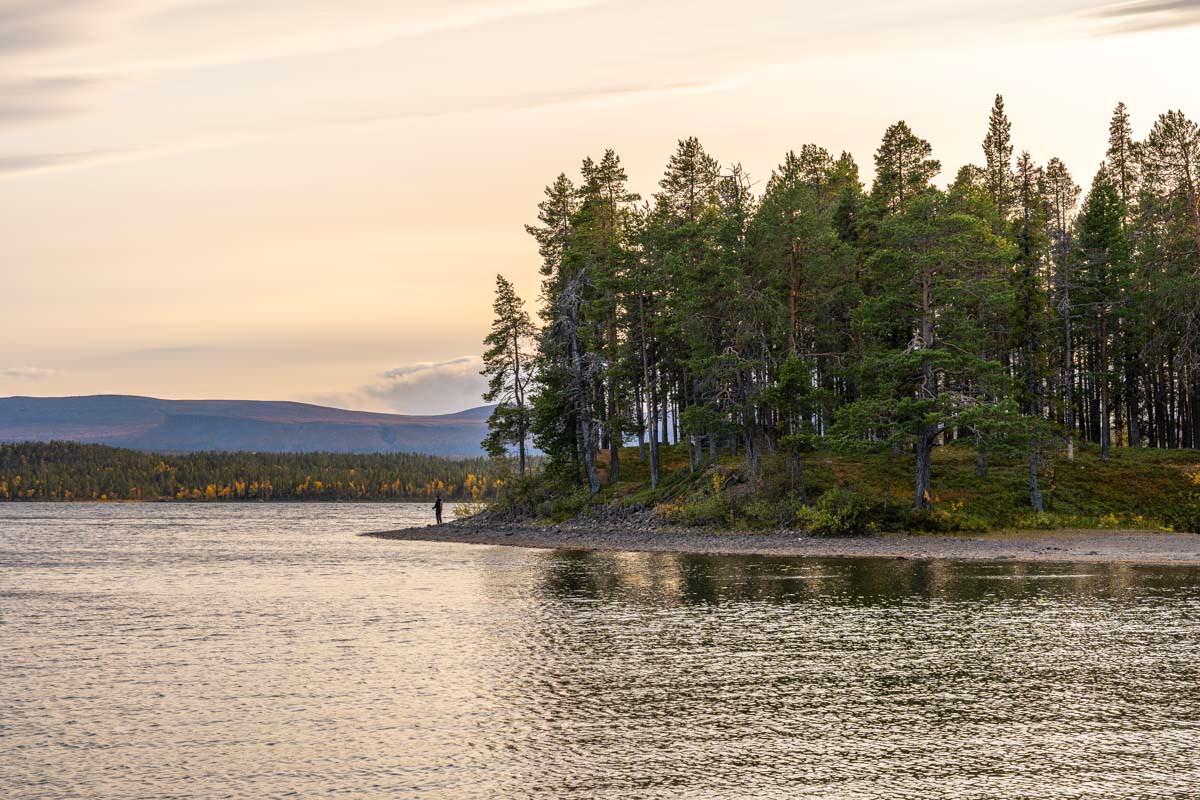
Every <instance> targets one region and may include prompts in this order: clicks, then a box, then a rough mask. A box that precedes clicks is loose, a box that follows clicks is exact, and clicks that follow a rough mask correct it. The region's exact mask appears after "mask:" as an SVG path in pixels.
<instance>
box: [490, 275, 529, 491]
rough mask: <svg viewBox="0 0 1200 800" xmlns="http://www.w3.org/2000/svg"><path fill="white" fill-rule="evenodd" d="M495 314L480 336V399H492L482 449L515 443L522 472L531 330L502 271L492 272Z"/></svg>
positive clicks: (498, 452) (493, 450) (497, 450)
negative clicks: (482, 388)
mask: <svg viewBox="0 0 1200 800" xmlns="http://www.w3.org/2000/svg"><path fill="white" fill-rule="evenodd" d="M492 310H493V312H494V313H495V315H496V318H495V320H494V321H493V322H492V330H491V333H489V334H488V335H487V337H486V338H485V339H484V340H483V343H484V346H485V347H486V349H485V350H484V352H483V370H482V371H481V373H480V374H482V375H485V376H487V378H488V388H487V391H486V392H484V394H483V399H484V400H485V401H486V402H488V403H495V404H496V407H495V408H494V409H493V410H492V414H491V416H490V417H488V430H489V433H488V436H487V438H486V439H484V441H483V445H484V449H485V450H487V452H488V454H489V455H491V456H493V457H496V458H498V457H501V456H504V455H505V454H507V452H508V446H509V445H516V447H517V462H518V471H519V474H521V475H524V474H525V443H526V440H527V439H528V438H529V428H530V422H531V415H530V410H529V405H528V403H527V398H526V392H527V389H528V386H529V367H530V362H531V357H530V354H529V349H528V343H529V341H530V340H531V339H532V338H533V336H534V333H535V330H534V327H533V321H532V320H530V318H529V314H528V312H526V311H525V301H524V300H522V299H521V298H520V297H518V296H517V293H516V290H515V289H514V288H513V285H512V284H511V283H509V282H508V280H506V279H505V277H504V276H503V275H497V276H496V300H495V302H494V303H493V304H492Z"/></svg>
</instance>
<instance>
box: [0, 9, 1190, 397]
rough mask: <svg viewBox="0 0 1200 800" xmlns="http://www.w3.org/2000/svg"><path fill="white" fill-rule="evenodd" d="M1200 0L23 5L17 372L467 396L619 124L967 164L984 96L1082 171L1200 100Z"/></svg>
mask: <svg viewBox="0 0 1200 800" xmlns="http://www.w3.org/2000/svg"><path fill="white" fill-rule="evenodd" d="M1197 23H1200V0H1147V2H1132V3H1124V4H1119V5H1116V6H1113V5H1108V4H1105V3H1103V2H1098V1H1094V0H1039V1H1038V2H1031V1H1029V0H1010V2H1005V3H989V2H979V1H977V0H916V1H915V2H906V3H894V2H868V0H841V2H837V3H827V2H815V1H813V0H792V1H791V2H788V1H787V0H742V2H739V3H736V4H730V3H727V2H717V1H716V0H697V1H695V2H682V1H679V2H676V1H674V0H671V1H668V0H642V1H641V2H620V1H618V0H575V1H574V2H552V1H551V0H447V1H446V2H399V3H397V2H384V0H339V2H329V1H328V0H325V1H324V2H317V0H256V1H255V2H240V1H239V0H0V75H3V76H4V77H2V78H0V242H3V244H2V245H0V248H2V249H0V298H2V300H3V310H4V319H5V322H6V323H7V325H6V327H7V331H8V335H7V336H5V337H4V339H3V341H0V396H3V395H10V394H32V395H62V394H92V393H131V394H150V395H155V396H160V397H178V398H182V397H192V398H200V397H226V398H257V399H291V400H304V401H314V402H322V403H329V404H334V405H341V406H346V407H353V408H366V409H373V410H395V411H401V412H412V413H422V412H434V411H454V410H458V409H460V408H464V407H468V406H472V405H478V404H479V402H480V401H479V399H478V392H479V390H480V388H481V386H482V383H481V381H480V380H479V378H478V376H477V375H476V374H475V372H476V370H477V369H478V362H477V360H476V359H475V354H477V353H478V352H479V350H480V340H481V339H482V337H483V336H484V334H485V333H486V329H487V326H488V323H489V322H490V312H491V293H492V290H493V288H494V276H495V274H496V273H497V272H503V273H504V274H505V275H507V276H509V277H510V278H511V279H513V280H514V281H515V283H516V284H517V287H518V288H519V289H520V290H521V292H522V293H523V295H524V296H525V297H526V298H527V300H528V301H529V302H530V305H531V308H532V307H533V306H534V305H535V304H536V294H537V253H536V249H535V247H534V245H533V242H532V241H531V240H530V239H529V237H528V236H527V235H526V234H525V232H524V230H523V228H522V225H523V224H524V223H526V222H530V221H532V220H533V218H534V215H535V213H536V204H537V202H538V200H539V199H540V197H541V191H542V187H543V186H544V185H545V184H546V183H548V182H549V181H551V180H552V179H553V177H554V176H555V175H556V174H557V173H559V172H561V171H567V172H568V173H573V172H574V171H575V169H576V167H577V165H578V163H579V161H580V160H581V159H582V158H583V157H584V156H586V155H593V156H595V155H598V154H599V153H601V152H602V151H603V149H604V148H606V147H612V148H614V149H616V151H617V152H618V153H619V154H620V155H621V157H622V159H623V161H624V163H625V166H626V168H627V170H628V172H629V175H630V178H631V183H632V185H633V188H634V189H635V190H637V191H640V192H642V193H643V194H645V195H649V194H650V193H651V192H652V191H653V190H654V188H655V184H656V181H657V178H658V175H659V173H660V172H661V170H662V167H663V165H664V164H665V162H666V159H667V157H668V156H669V154H670V152H671V151H672V149H673V148H674V145H675V141H676V140H677V139H679V138H681V137H684V136H689V135H695V136H698V137H700V139H701V141H702V142H703V143H704V145H705V147H706V148H707V149H708V150H709V151H710V152H711V153H712V154H713V155H715V156H716V157H717V158H719V159H720V160H721V161H723V162H725V163H731V162H734V161H738V162H741V163H742V164H743V165H744V166H745V167H746V168H747V169H748V170H749V171H750V173H751V175H752V177H754V178H755V179H757V180H758V181H759V185H760V186H761V184H762V183H763V182H765V180H766V178H767V177H768V176H769V175H770V171H771V169H772V167H773V166H774V165H775V164H777V163H778V162H779V161H780V160H781V159H782V157H783V154H784V153H785V152H786V151H787V150H788V149H792V148H798V147H799V146H800V145H802V144H804V143H806V142H816V143H818V144H821V145H823V146H825V147H827V148H829V149H830V150H832V151H834V152H838V151H841V150H843V149H846V150H849V151H850V152H852V153H853V154H854V156H855V158H856V159H857V160H858V162H859V164H860V166H861V167H862V168H863V172H864V176H866V177H869V176H870V172H871V163H872V154H873V152H874V149H875V147H876V146H877V144H878V141H879V138H880V136H881V135H882V132H883V129H884V128H885V127H886V126H887V125H888V124H890V123H891V122H894V121H896V120H897V119H905V120H907V121H908V123H909V124H910V125H911V126H912V127H913V129H914V130H915V131H916V132H917V133H918V134H919V135H921V136H923V137H925V138H927V139H929V140H930V142H931V143H932V144H933V146H934V150H935V154H936V155H937V157H939V158H940V159H941V160H942V162H943V165H944V168H945V171H944V172H943V175H942V178H943V179H944V180H948V179H949V178H951V177H952V176H953V174H954V172H955V171H956V170H957V168H958V166H960V165H961V164H963V163H967V162H977V161H979V160H980V158H981V154H980V142H981V141H982V138H983V134H984V127H985V124H986V120H987V113H988V110H989V108H990V105H991V102H992V97H993V95H994V94H995V93H997V92H1000V93H1003V94H1004V95H1005V98H1006V101H1007V106H1008V112H1009V116H1010V118H1011V119H1012V122H1013V135H1014V140H1015V144H1016V146H1017V148H1018V150H1020V149H1028V150H1029V151H1030V152H1031V153H1032V154H1033V156H1034V158H1035V159H1036V160H1038V161H1039V162H1042V163H1044V162H1045V161H1046V160H1047V159H1049V158H1050V157H1051V156H1055V155H1057V156H1059V157H1061V158H1063V159H1064V160H1066V162H1067V164H1068V166H1069V167H1070V168H1071V170H1072V171H1073V173H1074V174H1075V177H1076V180H1077V181H1078V182H1079V183H1081V184H1084V185H1086V184H1087V182H1088V181H1089V180H1090V177H1091V174H1092V173H1093V171H1094V170H1095V167H1096V165H1097V164H1098V162H1099V161H1100V159H1101V158H1102V157H1103V152H1104V145H1105V136H1106V132H1107V123H1108V118H1109V115H1110V114H1111V111H1112V107H1113V106H1114V105H1115V104H1116V103H1117V101H1118V100H1124V101H1125V102H1126V103H1127V104H1128V105H1129V106H1130V109H1131V112H1132V115H1133V120H1134V124H1135V127H1136V131H1137V133H1138V134H1139V135H1140V134H1142V133H1144V132H1145V131H1146V130H1147V129H1148V127H1149V125H1150V124H1151V123H1152V122H1153V120H1154V118H1155V117H1156V116H1157V115H1158V114H1159V113H1161V112H1162V111H1165V110H1167V109H1169V108H1181V109H1183V110H1184V112H1185V113H1187V114H1188V115H1189V116H1191V117H1192V118H1193V119H1194V118H1196V117H1197V116H1200V88H1198V84H1197V82H1196V80H1195V76H1196V63H1197V62H1196V52H1197V50H1198V48H1197V45H1200V27H1197V26H1196V24H1197Z"/></svg>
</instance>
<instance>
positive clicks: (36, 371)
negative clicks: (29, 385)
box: [0, 367, 58, 381]
mask: <svg viewBox="0 0 1200 800" xmlns="http://www.w3.org/2000/svg"><path fill="white" fill-rule="evenodd" d="M57 374H58V370H56V369H48V368H46V367H4V368H0V378H9V379H12V380H17V381H44V380H46V379H47V378H53V377H54V376H55V375H57Z"/></svg>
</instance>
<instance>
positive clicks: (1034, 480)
mask: <svg viewBox="0 0 1200 800" xmlns="http://www.w3.org/2000/svg"><path fill="white" fill-rule="evenodd" d="M1029 504H1030V505H1031V506H1033V510H1034V511H1035V512H1037V513H1038V514H1041V513H1042V492H1041V490H1040V489H1038V455H1037V449H1036V448H1033V447H1031V448H1030V450H1029Z"/></svg>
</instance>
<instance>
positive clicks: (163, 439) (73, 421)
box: [0, 395, 491, 456]
mask: <svg viewBox="0 0 1200 800" xmlns="http://www.w3.org/2000/svg"><path fill="white" fill-rule="evenodd" d="M490 413H491V407H490V406H481V407H479V408H472V409H468V410H466V411H460V412H458V413H457V414H441V415H436V416H408V415H403V414H376V413H373V412H369V411H346V410H343V409H340V408H327V407H325V406H316V405H309V404H307V403H289V402H274V401H261V400H159V399H157V398H153V397H136V396H132V395H90V396H86V397H4V398H0V442H30V441H42V442H45V441H71V442H86V443H92V444H106V445H112V446H114V447H127V448H131V449H134V450H153V451H158V452H167V453H186V452H197V451H205V450H249V451H258V452H276V453H300V452H312V451H327V452H334V453H402V452H403V453H428V454H430V455H440V456H475V455H479V454H481V453H482V449H481V448H480V445H479V443H480V441H481V440H482V439H483V437H484V436H485V435H486V434H487V418H488V415H489V414H490Z"/></svg>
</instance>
